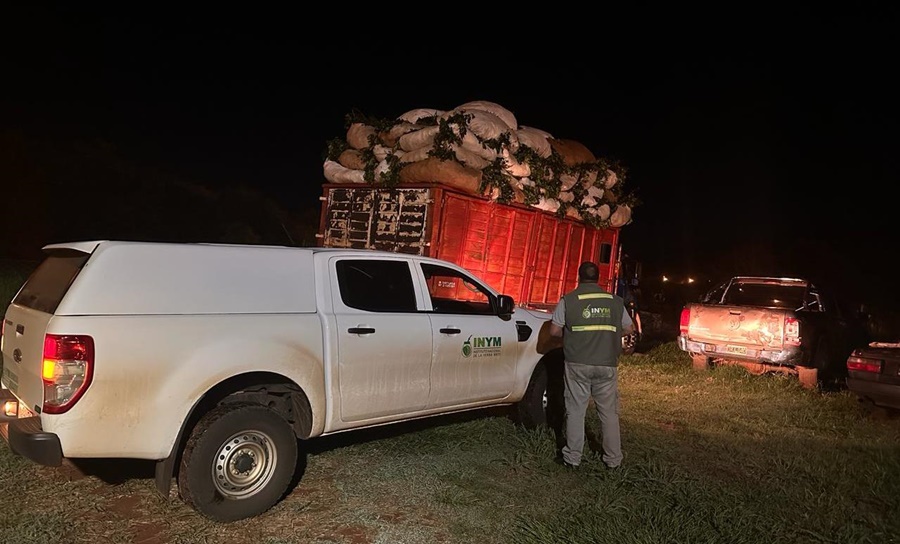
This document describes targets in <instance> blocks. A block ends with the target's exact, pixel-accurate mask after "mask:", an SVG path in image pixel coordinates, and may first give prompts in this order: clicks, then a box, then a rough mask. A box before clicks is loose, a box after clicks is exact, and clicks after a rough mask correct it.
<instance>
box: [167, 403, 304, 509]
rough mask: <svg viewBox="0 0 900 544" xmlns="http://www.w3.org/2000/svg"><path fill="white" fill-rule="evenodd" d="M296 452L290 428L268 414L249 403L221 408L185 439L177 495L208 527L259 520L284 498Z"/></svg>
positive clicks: (266, 411)
mask: <svg viewBox="0 0 900 544" xmlns="http://www.w3.org/2000/svg"><path fill="white" fill-rule="evenodd" d="M297 449H298V448H297V437H296V436H295V435H294V432H293V430H291V427H290V425H288V423H287V422H286V421H285V420H284V418H282V417H281V416H280V415H278V414H277V413H275V412H274V411H272V410H270V409H268V408H266V407H265V406H262V405H259V404H252V403H234V404H224V405H221V406H219V407H217V408H214V409H213V410H210V411H209V412H208V413H207V414H206V415H204V416H203V417H202V418H201V419H200V421H199V422H197V425H196V427H194V430H193V432H192V433H191V436H190V438H188V441H187V444H186V445H185V447H184V452H183V454H182V456H181V466H180V470H179V473H178V492H179V494H180V495H181V498H182V500H184V502H186V503H187V504H188V505H189V506H191V507H192V508H194V509H195V510H197V511H198V512H200V513H201V514H202V515H204V516H206V517H207V518H209V519H212V520H214V521H219V522H230V521H237V520H239V519H244V518H249V517H253V516H256V515H259V514H261V513H263V512H265V511H266V510H268V509H269V508H271V507H272V506H274V505H275V504H276V503H277V502H278V501H279V500H281V499H282V497H283V496H284V493H285V491H286V490H287V488H288V485H289V484H290V483H291V481H292V479H293V476H294V473H295V471H296V470H297ZM259 459H262V462H260V461H259ZM220 461H224V462H220Z"/></svg>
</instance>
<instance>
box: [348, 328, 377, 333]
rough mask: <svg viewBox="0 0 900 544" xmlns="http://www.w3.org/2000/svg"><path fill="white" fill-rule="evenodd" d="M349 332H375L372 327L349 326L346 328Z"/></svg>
mask: <svg viewBox="0 0 900 544" xmlns="http://www.w3.org/2000/svg"><path fill="white" fill-rule="evenodd" d="M347 332H349V333H350V334H372V333H374V332H375V328H374V327H350V328H349V329H347Z"/></svg>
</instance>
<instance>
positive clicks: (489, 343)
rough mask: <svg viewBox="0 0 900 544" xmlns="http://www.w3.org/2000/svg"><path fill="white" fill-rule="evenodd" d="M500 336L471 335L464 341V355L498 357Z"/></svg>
mask: <svg viewBox="0 0 900 544" xmlns="http://www.w3.org/2000/svg"><path fill="white" fill-rule="evenodd" d="M500 347H501V344H500V337H499V336H475V337H474V338H473V337H472V336H469V339H468V340H466V341H465V342H463V346H462V355H463V357H497V356H499V355H500Z"/></svg>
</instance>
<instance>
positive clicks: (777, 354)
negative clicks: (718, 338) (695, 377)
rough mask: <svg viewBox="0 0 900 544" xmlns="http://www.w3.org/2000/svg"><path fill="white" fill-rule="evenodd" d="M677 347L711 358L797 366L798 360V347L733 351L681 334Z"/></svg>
mask: <svg viewBox="0 0 900 544" xmlns="http://www.w3.org/2000/svg"><path fill="white" fill-rule="evenodd" d="M678 347H679V348H680V349H681V350H682V351H686V352H688V353H695V354H698V355H705V356H707V357H710V358H713V359H733V360H736V361H747V362H751V363H761V364H767V365H775V366H797V365H798V364H799V362H800V358H801V353H800V347H799V346H797V347H792V348H787V349H782V350H765V349H762V350H760V349H752V348H751V349H747V350H746V353H744V354H741V353H734V352H728V351H725V348H726V346H724V345H718V344H710V343H707V342H696V341H694V340H690V339H688V338H687V337H685V336H683V335H679V336H678Z"/></svg>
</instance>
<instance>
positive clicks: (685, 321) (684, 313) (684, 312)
mask: <svg viewBox="0 0 900 544" xmlns="http://www.w3.org/2000/svg"><path fill="white" fill-rule="evenodd" d="M690 324H691V309H690V308H682V309H681V317H680V318H678V330H680V331H681V334H683V335H686V334H687V332H688V327H689V326H690Z"/></svg>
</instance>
